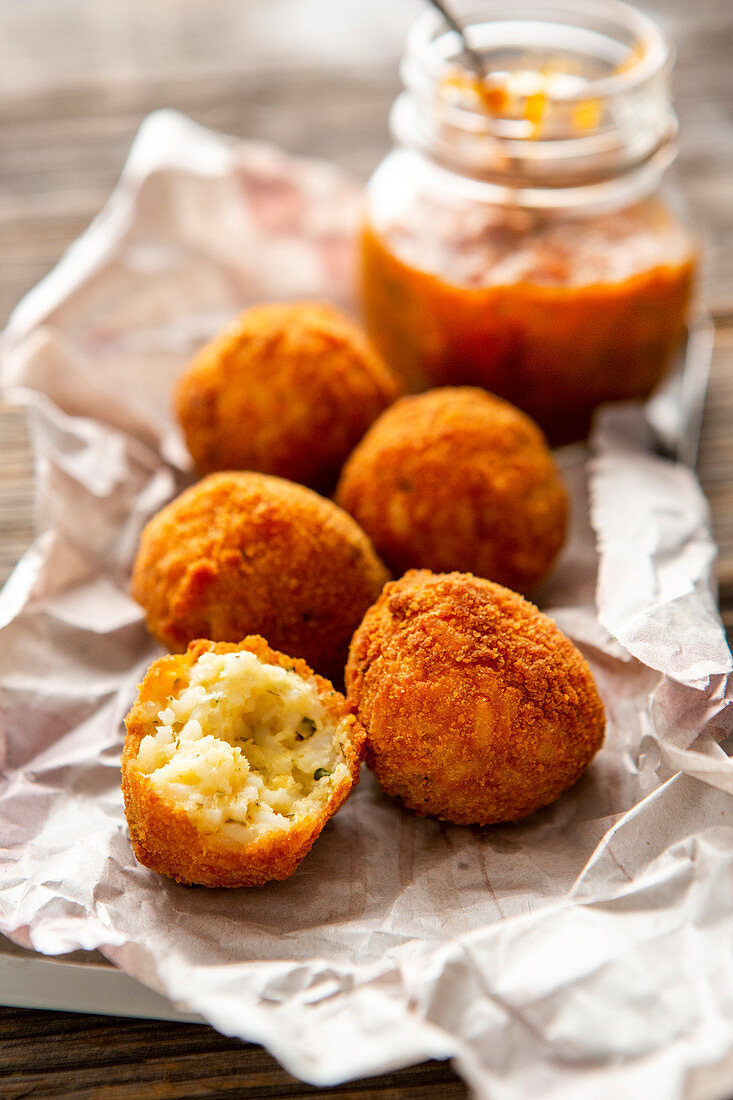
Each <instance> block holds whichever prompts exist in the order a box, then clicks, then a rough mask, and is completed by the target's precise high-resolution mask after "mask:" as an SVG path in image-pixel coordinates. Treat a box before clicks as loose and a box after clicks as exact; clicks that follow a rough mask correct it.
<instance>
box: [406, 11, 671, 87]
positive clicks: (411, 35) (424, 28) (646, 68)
mask: <svg viewBox="0 0 733 1100" xmlns="http://www.w3.org/2000/svg"><path fill="white" fill-rule="evenodd" d="M464 7H465V9H466V12H465V16H464V27H465V29H466V31H467V34H468V36H469V40H470V36H471V30H472V28H474V31H475V28H476V27H479V26H483V25H498V24H505V25H506V24H518V25H519V24H524V23H528V22H530V21H532V20H534V21H536V20H538V19H543V18H544V19H550V21H551V22H555V23H557V25H558V26H563V25H566V26H577V25H578V21H579V20H580V21H587V20H588V19H589V18H591V19H597V20H600V21H604V22H609V21H613V22H614V23H615V25H616V28H617V29H618V30H619V31H626V32H628V33H630V34H631V35H632V36H633V43H634V44H638V46H639V47H641V48H640V50H639V55H638V60H636V61H635V63H634V64H632V65H630V66H628V67H627V68H624V69H623V70H622V71H617V72H612V73H610V74H608V75H604V76H600V77H597V78H592V79H589V80H586V81H584V82H583V86H582V87H578V88H575V89H573V88H569V87H568V88H565V89H556V90H554V91H553V92H552V94H551V96H550V98H551V99H552V100H553V101H555V102H567V103H577V102H580V101H583V100H587V99H590V98H596V99H605V98H609V97H613V96H615V95H617V94H619V93H627V92H630V91H633V90H635V89H637V88H639V87H641V86H642V85H643V84H644V83H646V82H647V81H649V80H651V79H653V78H654V77H657V76H659V75H660V74H663V73H665V72H668V71H669V70H671V69H672V67H673V66H674V63H675V60H676V50H675V46H674V43H673V41H672V39H671V37H670V35H669V34H668V33H667V32H666V31H665V30H664V29H663V28H662V27H661V26H660V24H659V23H657V22H656V21H655V20H654V19H652V18H651V17H650V16H648V15H647V14H646V13H645V12H641V11H639V10H638V9H637V8H634V7H632V6H631V5H630V4H626V3H624V0H512V6H511V13H510V14H508V13H507V6H506V2H505V0H478V2H474V3H469V4H467V5H464ZM552 17H555V18H552ZM558 17H560V18H558ZM443 36H453V37H454V38H455V40H456V43H457V48H456V51H455V55H454V58H453V63H454V64H455V63H456V61H457V59H458V58H460V53H461V50H460V40H459V39H458V37H457V35H455V32H453V31H451V30H450V28H448V27H447V26H446V24H445V21H444V20H443V18H442V17H441V15H440V14H439V13H438V12H437V11H435V10H434V9H429V10H428V11H426V12H424V13H423V14H422V15H420V16H418V18H417V19H416V20H415V22H414V23H413V25H412V27H411V28H410V30H409V32H408V35H407V41H406V47H405V58H408V57H415V56H419V57H420V58H421V59H422V62H423V64H424V65H425V67H426V69H427V71H428V73H429V74H430V76H431V77H433V78H434V79H435V80H436V82H438V81H439V80H440V79H441V78H442V77H443V76H444V75H445V66H446V58H445V57H439V56H438V55H437V52H436V51H434V50H432V51H431V46H432V45H433V43H434V42H436V41H438V40H439V38H441V37H443ZM630 48H633V46H630ZM478 52H479V53H480V52H481V51H480V47H479V48H478Z"/></svg>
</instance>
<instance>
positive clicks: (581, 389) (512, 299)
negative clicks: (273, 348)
mask: <svg viewBox="0 0 733 1100" xmlns="http://www.w3.org/2000/svg"><path fill="white" fill-rule="evenodd" d="M521 6H522V5H521V3H519V4H518V8H519V9H521ZM556 6H557V5H550V7H556ZM534 7H536V5H534ZM605 7H607V8H608V10H609V11H610V12H611V13H612V14H614V15H615V16H616V17H617V18H618V19H619V20H620V21H621V23H622V26H621V27H620V28H618V33H617V38H618V41H617V43H616V45H617V47H618V48H617V50H616V51H615V52H614V50H612V49H610V48H609V49H607V50H605V52H604V51H603V50H601V40H600V39H599V38H598V36H597V35H596V37H591V38H588V36H587V34H586V33H583V34H581V35H580V37H579V38H578V39H577V43H578V45H577V48H576V49H575V53H573V52H572V50H571V49H570V46H571V45H572V44H573V43H574V42H575V41H576V39H574V38H573V36H572V34H570V33H568V34H566V35H564V36H563V39H562V40H563V41H566V42H567V43H568V47H567V49H566V50H565V53H564V54H562V55H559V56H555V55H549V54H548V52H547V51H546V50H545V51H544V53H542V58H541V60H538V59H537V57H536V55H535V53H536V52H535V53H533V52H532V50H531V48H530V46H529V44H528V36H525V39H524V40H523V41H522V42H521V44H520V45H521V48H519V47H517V48H516V49H515V50H514V51H512V50H511V49H510V45H509V42H508V41H507V35H512V34H513V35H515V36H516V35H517V33H518V32H517V25H518V24H517V21H516V20H512V23H511V24H507V25H506V29H505V32H504V34H503V36H502V31H501V27H502V26H503V24H499V25H498V26H499V29H498V31H497V24H496V23H492V22H489V23H482V24H480V25H479V26H478V27H477V28H475V30H474V35H475V39H474V40H477V41H478V43H479V49H480V48H481V42H482V41H486V42H487V43H489V46H490V47H491V48H489V46H487V47H486V49H485V50H484V51H483V52H484V54H485V56H486V57H487V65H491V64H493V66H494V70H493V71H492V72H491V74H490V76H489V77H487V87H488V88H489V90H490V92H491V95H490V96H488V95H486V94H483V92H482V94H477V92H476V89H475V87H471V84H470V82H467V81H464V82H461V80H456V79H455V77H454V76H453V75H452V74H453V73H454V72H455V68H454V63H453V59H452V58H451V57H450V48H451V47H450V46H449V45H448V44H447V43H448V41H449V36H447V35H446V33H445V32H444V31H441V29H440V27H439V25H436V24H435V23H434V22H431V21H428V23H427V24H426V21H425V20H422V21H419V23H418V28H421V27H422V28H424V27H425V26H428V27H431V26H432V28H433V29H432V31H430V32H426V31H425V30H422V31H421V35H418V36H417V37H415V36H414V35H413V38H412V40H411V41H410V42H408V52H407V55H406V62H405V64H404V66H403V72H404V73H405V76H406V84H407V91H406V92H405V93H403V95H402V96H401V97H400V99H399V100H398V101H397V104H396V105H395V110H394V112H393V119H392V121H393V128H394V130H395V133H396V136H397V137H398V148H397V149H395V150H394V151H393V152H392V153H391V154H390V155H389V156H388V157H387V159H386V160H385V161H384V162H383V164H382V165H381V166H380V167H379V168H378V169H377V172H376V173H375V175H374V177H373V179H372V181H371V184H370V187H369V192H368V213H367V219H366V223H365V226H364V230H363V233H362V238H361V296H362V302H363V308H364V313H365V317H366V321H367V326H368V329H369V332H370V335H371V337H372V339H373V341H374V343H375V344H376V345H377V347H378V348H379V350H380V351H381V352H382V354H383V355H384V357H385V358H386V359H387V361H388V362H389V363H390V365H391V366H392V367H393V368H394V369H395V370H397V371H398V372H399V373H400V374H401V375H402V376H403V378H404V379H405V381H406V383H407V385H408V387H409V388H410V389H412V390H420V389H424V388H427V387H430V386H437V385H461V384H469V385H480V386H483V387H485V388H486V389H488V390H491V391H492V392H494V393H497V394H499V395H500V396H502V397H504V398H506V399H508V400H510V401H512V402H513V403H514V404H516V405H518V406H520V407H521V408H523V409H524V410H525V411H527V412H528V413H529V414H530V415H531V416H532V417H534V418H535V419H536V420H537V421H538V423H539V424H540V425H541V426H542V427H543V428H544V430H545V432H546V433H547V435H548V437H549V439H550V441H551V442H552V443H554V444H560V443H566V442H571V441H573V440H577V439H581V438H583V437H584V436H585V435H586V434H587V432H588V429H589V425H590V421H591V417H592V414H593V412H594V410H595V409H596V408H597V407H598V406H599V405H600V404H602V403H603V402H606V401H617V400H624V399H629V398H643V397H645V396H647V395H648V394H649V393H650V392H651V391H652V390H653V388H654V386H655V385H656V384H657V382H658V381H659V380H660V378H661V377H662V376H663V375H664V373H665V371H666V370H667V369H668V367H669V365H670V363H671V361H672V359H673V356H674V353H675V351H676V349H677V347H678V345H679V343H680V340H681V338H682V336H683V333H684V329H685V322H686V319H687V315H688V312H689V307H690V301H691V297H692V289H693V281H694V272H695V266H696V245H695V240H694V238H693V236H692V234H691V233H690V231H689V230H688V228H687V226H686V224H685V222H684V219H682V218H681V217H680V216H679V215H678V213H677V210H676V203H675V202H674V200H673V201H671V202H670V200H669V198H668V189H666V188H665V171H666V168H667V167H668V165H669V164H670V163H671V160H672V159H673V157H674V152H675V145H674V134H675V132H676V131H675V127H674V116H673V115H672V113H671V106H670V102H669V95H668V87H667V85H666V81H665V79H664V76H665V74H666V72H667V70H668V68H669V64H670V48H669V44H668V43H667V41H666V39H665V38H664V37H663V35H662V34H661V32H660V31H658V29H657V28H656V27H655V26H654V24H652V23H651V21H650V20H648V19H646V17H643V16H641V15H640V14H639V13H636V12H634V10H633V9H631V8H627V7H626V6H625V5H623V4H616V3H611V2H610V0H609V3H608V4H604V8H605ZM619 9H620V11H619ZM514 14H516V19H520V18H521V11H519V12H517V13H514ZM561 15H562V12H561V13H560V15H558V19H561ZM625 20H627V21H628V20H630V24H631V25H630V27H627V26H626V23H625V22H624V21H625ZM547 25H551V26H554V27H557V25H558V24H547ZM547 25H546V24H543V25H542V27H541V28H540V30H539V31H537V28H536V27H535V28H534V33H535V34H540V35H541V34H542V33H545V34H547ZM560 25H561V26H563V28H564V30H566V31H567V30H573V29H576V30H577V28H569V29H568V28H567V27H565V25H564V24H562V22H561V23H560ZM605 27H606V30H608V23H606V24H605ZM482 28H483V32H484V37H483V39H482V37H481V33H480V31H481V29H482ZM530 30H531V28H530ZM585 30H586V31H587V28H585ZM622 30H623V31H625V34H622ZM528 34H529V32H528ZM520 37H521V35H520ZM551 37H552V40H553V41H556V40H557V35H556V34H554V36H551ZM497 41H498V45H496V43H497ZM492 44H493V45H492ZM591 44H593V45H594V46H595V47H596V50H597V52H598V53H600V54H601V55H602V59H601V60H599V59H598V58H597V57H593V56H590V57H589V56H588V51H589V49H590V45H591ZM453 45H454V46H455V43H454V44H453ZM581 47H582V48H583V49H582V50H581ZM583 50H585V53H583ZM431 51H432V52H431ZM492 51H493V52H492ZM548 58H550V59H549V60H548ZM603 59H605V60H603ZM604 64H605V68H604ZM441 66H442V68H441ZM446 73H448V74H449V78H448V80H446V75H445V74H446ZM548 73H549V76H548ZM426 74H427V76H426ZM502 81H503V83H502ZM499 93H500V94H499ZM642 107H645V110H642Z"/></svg>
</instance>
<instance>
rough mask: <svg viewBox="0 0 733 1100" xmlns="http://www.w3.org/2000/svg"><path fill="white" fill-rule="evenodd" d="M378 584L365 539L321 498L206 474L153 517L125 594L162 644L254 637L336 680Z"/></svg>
mask: <svg viewBox="0 0 733 1100" xmlns="http://www.w3.org/2000/svg"><path fill="white" fill-rule="evenodd" d="M388 579H389V577H388V574H387V571H386V570H385V568H384V566H383V565H382V563H381V562H380V561H379V559H378V557H377V556H376V554H375V553H374V549H373V547H372V544H371V542H370V541H369V539H368V538H367V536H366V535H365V534H364V532H363V531H362V530H361V528H360V527H359V526H358V525H357V524H356V523H355V522H354V520H353V519H352V518H351V516H349V515H347V514H346V512H344V511H342V510H341V509H340V508H338V507H337V506H336V505H335V504H333V503H332V502H331V501H330V500H325V499H324V498H323V497H320V496H318V495H317V494H316V493H314V492H312V491H311V490H310V489H306V488H304V487H303V486H302V485H294V484H293V483H292V482H289V481H283V480H282V479H281V478H276V477H268V476H266V475H265V474H251V473H243V472H234V473H220V474H210V475H209V476H208V477H207V478H204V479H203V481H200V482H198V484H196V485H193V486H192V487H191V488H190V489H187V490H186V491H185V492H183V493H181V495H180V496H179V497H177V498H176V499H175V500H174V501H172V502H171V503H170V504H168V505H167V506H166V507H165V508H163V509H162V511H160V512H159V513H158V515H156V516H154V517H153V519H152V520H151V521H150V522H149V523H148V525H147V527H146V528H145V530H144V531H143V534H142V538H141V540H140V548H139V550H138V554H137V559H136V561H135V567H134V570H133V576H132V594H133V596H134V598H135V599H136V600H137V601H138V603H140V604H142V606H143V607H144V608H145V612H146V617H147V622H148V626H149V628H150V630H151V632H152V633H153V634H154V635H155V636H156V637H157V638H158V639H159V640H160V641H161V642H163V644H164V645H166V646H167V647H168V648H169V649H172V650H177V651H180V650H183V649H185V648H186V646H187V645H188V643H189V642H190V641H193V639H195V638H212V639H213V640H214V641H225V642H238V641H240V640H241V639H242V638H243V637H245V635H247V634H261V635H262V636H263V637H265V638H267V640H268V642H269V643H270V645H272V646H274V647H275V648H277V649H280V650H282V651H283V652H285V653H292V654H293V655H294V656H296V657H303V658H304V659H305V660H306V661H308V663H309V664H310V665H311V666H312V667H313V668H315V669H316V671H317V672H320V673H321V674H322V675H323V676H327V677H328V678H329V679H330V680H335V681H336V682H337V683H341V682H342V680H343V671H344V665H345V664H346V657H347V653H348V648H349V641H350V639H351V635H352V634H353V632H354V630H355V629H356V627H357V626H358V624H359V622H360V621H361V618H362V616H363V614H364V612H365V611H366V609H367V608H368V607H369V605H370V604H371V603H373V602H374V600H375V599H376V598H377V596H378V595H379V593H380V591H381V589H382V586H383V584H384V583H385V581H387V580H388Z"/></svg>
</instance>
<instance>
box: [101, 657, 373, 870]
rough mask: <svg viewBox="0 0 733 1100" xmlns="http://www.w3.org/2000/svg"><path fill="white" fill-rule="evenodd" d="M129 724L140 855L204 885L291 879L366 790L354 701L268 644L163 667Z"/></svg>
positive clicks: (129, 796)
mask: <svg viewBox="0 0 733 1100" xmlns="http://www.w3.org/2000/svg"><path fill="white" fill-rule="evenodd" d="M125 724H126V726H127V737H126V739H125V748H124V752H123V756H122V791H123V794H124V799H125V814H126V816H127V821H128V824H129V828H130V839H131V841H132V847H133V851H134V852H135V856H136V857H137V859H138V861H139V862H140V863H142V864H144V866H146V867H150V868H151V870H153V871H157V872H158V873H159V874H162V875H169V876H170V877H171V878H174V879H176V880H177V881H178V882H185V883H189V884H191V885H200V886H261V885H263V883H265V882H269V881H270V880H271V879H284V878H287V877H288V876H289V875H292V874H293V872H294V871H295V869H296V867H297V866H298V864H299V863H300V861H301V860H302V859H303V857H304V856H305V855H306V853H307V852H308V851H309V850H310V848H311V846H312V844H313V842H314V841H315V839H316V838H317V836H318V835H319V833H320V832H321V830H322V829H323V827H324V825H325V824H326V822H327V821H328V820H329V818H330V817H332V816H333V814H335V813H336V811H337V810H338V808H339V807H340V806H341V804H342V803H343V802H344V800H345V799H346V798H347V797H348V795H349V794H350V793H351V790H352V789H353V787H354V786H355V784H356V783H357V782H358V778H359V768H360V765H361V759H362V756H363V750H364V731H363V729H362V728H361V726H360V725H359V723H358V722H357V721H356V719H355V718H354V716H353V714H351V712H350V709H349V707H348V705H347V703H346V700H345V699H344V697H343V695H340V694H339V693H338V692H336V691H335V690H334V688H333V685H332V684H330V683H329V682H328V681H327V680H324V679H322V678H321V677H320V676H316V675H315V674H314V673H313V672H312V670H311V669H310V668H309V667H308V665H307V664H306V663H305V662H304V661H300V660H294V659H293V658H291V657H286V656H285V655H284V654H283V653H278V652H276V651H275V650H274V649H270V647H269V646H268V644H267V642H266V641H265V640H264V638H258V637H249V638H245V639H244V641H243V642H241V643H240V644H239V645H227V644H226V643H222V642H220V643H218V644H216V643H214V642H209V641H196V642H192V643H191V645H190V646H189V647H188V652H187V653H185V654H181V655H176V656H170V657H163V658H162V659H161V660H159V661H156V662H155V663H154V664H153V665H152V666H151V667H150V669H149V670H148V673H147V675H146V677H145V679H144V680H143V682H142V684H141V685H140V691H139V695H138V698H137V700H136V702H135V704H134V706H133V707H132V710H131V711H130V713H129V714H128V715H127V718H126V719H125Z"/></svg>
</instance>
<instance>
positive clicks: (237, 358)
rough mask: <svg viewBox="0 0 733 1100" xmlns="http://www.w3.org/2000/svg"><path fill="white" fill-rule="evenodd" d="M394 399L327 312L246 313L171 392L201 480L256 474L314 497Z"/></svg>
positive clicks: (375, 361) (381, 374) (388, 375)
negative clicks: (294, 484)
mask: <svg viewBox="0 0 733 1100" xmlns="http://www.w3.org/2000/svg"><path fill="white" fill-rule="evenodd" d="M401 390H402V385H401V383H400V382H398V380H397V378H396V377H395V376H394V375H393V374H392V372H391V371H390V370H389V369H388V368H387V366H386V365H385V363H384V362H383V361H382V359H381V358H380V356H379V355H378V354H377V352H376V351H375V350H374V348H373V347H372V346H371V344H370V343H369V341H368V339H367V337H366V335H365V334H364V333H363V332H362V330H361V329H360V328H359V327H358V326H357V325H355V324H354V322H353V321H350V320H349V319H348V318H347V317H344V316H343V315H342V314H341V313H339V312H338V311H337V310H335V309H333V308H332V307H330V306H327V305H323V304H320V303H317V302H290V303H286V304H279V303H278V304H271V305H261V306H255V307H254V308H252V309H249V310H247V311H246V313H243V314H242V315H241V316H240V317H238V318H237V319H236V320H235V321H233V322H232V324H231V325H229V326H228V327H227V328H226V329H224V331H223V332H222V333H220V334H219V335H218V336H217V337H216V338H215V339H214V340H212V341H211V342H210V343H209V344H207V345H206V346H205V347H204V348H202V349H201V351H199V353H198V354H197V355H196V357H195V358H194V359H193V361H192V362H191V364H190V365H189V366H188V367H187V368H186V370H185V371H184V372H183V373H182V374H181V375H180V377H179V379H178V382H177V384H176V387H175V390H174V393H173V407H174V412H175V415H176V418H177V419H178V421H179V423H180V424H181V427H182V428H183V432H184V435H185V437H186V442H187V444H188V449H189V451H190V452H191V455H192V457H193V459H194V462H195V463H196V467H197V469H198V470H199V471H200V472H201V473H211V472H212V471H214V470H258V471H260V472H261V473H266V474H275V475H277V476H278V477H286V478H290V479H292V480H293V481H298V482H301V483H302V484H304V485H310V486H312V487H313V488H316V489H321V490H328V491H330V490H332V489H333V486H334V485H335V483H336V479H337V478H338V474H339V471H340V469H341V467H342V465H343V463H344V461H345V459H346V457H347V455H348V454H349V452H350V451H351V450H352V449H353V448H354V447H355V446H356V444H357V443H358V442H359V440H360V439H361V437H362V436H363V434H364V432H365V431H366V430H367V428H368V427H369V425H370V424H371V423H372V421H374V420H375V419H376V418H377V417H378V416H379V414H380V413H381V412H382V410H383V409H385V408H386V407H387V406H388V405H389V404H390V403H391V402H392V401H394V399H395V398H396V397H397V396H398V394H399V393H400V392H401Z"/></svg>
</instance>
